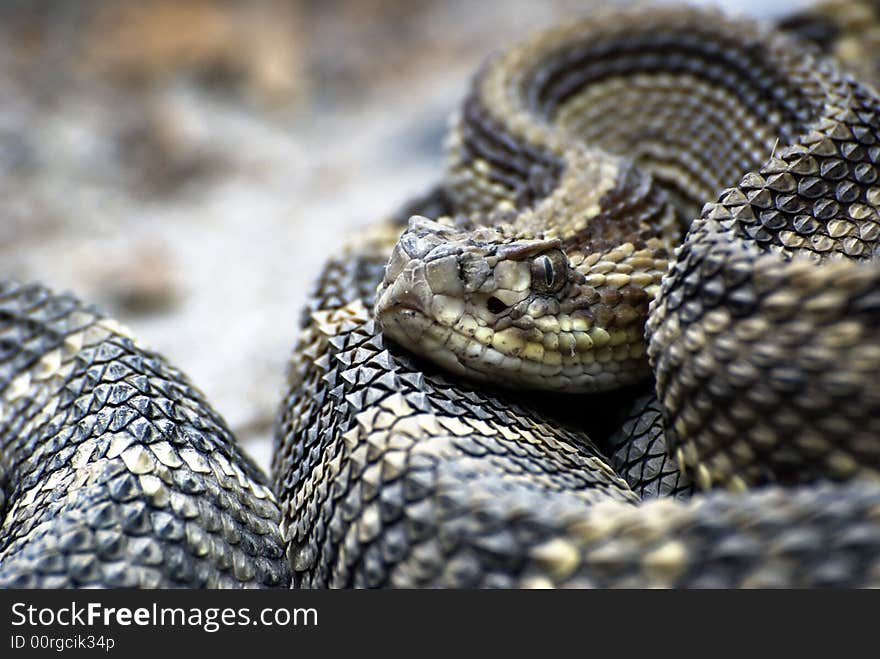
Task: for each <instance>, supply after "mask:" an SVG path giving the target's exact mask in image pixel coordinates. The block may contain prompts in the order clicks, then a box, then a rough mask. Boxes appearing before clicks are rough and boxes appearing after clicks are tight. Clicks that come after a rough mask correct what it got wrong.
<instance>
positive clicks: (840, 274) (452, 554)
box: [0, 7, 880, 588]
mask: <svg viewBox="0 0 880 659" xmlns="http://www.w3.org/2000/svg"><path fill="white" fill-rule="evenodd" d="M837 15H838V14H836V13H833V12H832V17H835V16H837ZM820 18H821V16H820ZM816 20H818V25H819V26H820V27H821V26H824V27H828V26H829V25H830V26H831V27H835V26H836V25H837V24H836V23H834V22H833V21H831V22H829V21H827V20H824V19H822V20H819V19H816ZM816 25H817V23H816V22H815V21H814V20H813V19H812V18H811V19H810V20H806V21H805V20H803V19H802V18H797V17H796V18H795V19H794V20H792V21H791V22H790V23H789V24H788V25H787V26H785V25H783V27H784V28H785V29H786V30H787V32H785V31H784V30H779V29H777V28H774V27H771V26H768V25H765V24H763V23H757V22H754V21H752V20H749V19H744V18H731V17H728V16H726V15H724V14H722V13H720V12H717V11H713V10H706V9H695V8H682V7H663V8H647V9H645V8H640V9H638V10H612V11H601V12H598V13H595V14H593V15H590V16H589V17H587V18H584V19H576V20H572V21H569V22H567V23H565V24H564V25H561V26H559V27H557V28H552V29H549V30H544V31H541V32H539V33H538V34H536V35H534V36H533V37H531V38H530V39H527V40H526V41H524V42H523V43H521V44H519V45H516V46H514V47H512V48H510V49H509V50H506V51H504V52H502V53H500V54H498V55H496V56H493V57H491V58H490V59H489V60H488V61H487V63H486V64H485V65H484V66H483V67H482V68H481V69H480V70H479V72H478V73H477V75H476V77H475V78H474V82H473V84H472V87H471V90H470V92H469V93H468V94H467V96H466V98H465V100H464V102H463V104H462V106H461V110H460V111H459V112H458V113H457V115H456V117H455V119H454V121H453V123H452V128H451V131H450V135H449V139H448V151H449V166H448V170H447V173H446V175H445V176H444V177H443V179H442V180H441V181H440V182H439V183H438V184H437V185H435V186H434V187H433V188H431V189H430V190H429V191H428V192H427V193H426V194H425V195H423V196H422V197H421V198H418V199H416V200H414V201H413V202H411V203H408V204H406V205H404V207H402V208H401V209H400V210H399V211H397V212H396V213H393V214H392V215H391V216H390V217H389V218H388V219H386V220H383V221H380V222H378V223H376V224H374V225H372V226H370V227H368V228H367V229H365V230H363V231H362V232H360V233H359V234H357V235H355V236H353V237H352V238H351V239H350V240H348V241H347V243H346V244H345V245H340V248H339V250H338V252H337V253H336V254H333V255H330V256H329V258H328V261H327V263H326V265H325V266H324V268H323V270H322V271H321V273H320V274H319V275H318V277H317V279H316V281H315V284H314V286H313V290H312V293H311V295H310V297H309V300H308V302H307V303H306V306H305V308H304V309H303V311H302V315H301V322H300V328H299V333H298V338H297V340H296V344H295V346H294V348H293V351H292V354H291V357H290V360H289V364H288V375H287V391H286V393H285V394H284V396H283V398H282V402H281V404H280V411H279V415H278V420H277V423H276V429H275V433H274V437H275V439H274V449H273V460H272V469H271V476H270V477H267V476H266V475H264V474H263V473H262V472H261V471H260V470H259V469H258V468H257V467H256V466H255V465H253V463H252V462H251V461H250V460H249V459H248V458H247V456H246V455H245V454H244V453H243V452H242V451H241V450H240V449H239V448H238V446H237V444H236V442H235V439H234V437H233V436H232V434H231V433H230V431H229V430H228V428H227V426H226V425H225V422H224V421H223V419H222V417H221V416H220V415H219V414H217V413H216V412H214V411H213V410H212V409H211V407H210V405H209V404H208V402H207V401H206V400H205V397H204V396H203V395H202V394H201V393H200V392H199V391H198V389H197V388H196V387H195V386H194V385H192V384H191V383H190V382H189V381H188V379H187V378H186V376H185V375H184V374H182V373H181V372H180V371H179V370H177V369H175V368H174V367H173V366H172V365H170V364H169V363H168V362H167V361H166V360H164V359H163V358H162V357H161V356H159V355H158V354H156V353H155V352H153V351H151V350H150V349H149V348H147V347H145V346H143V345H141V344H140V343H139V342H138V341H137V340H136V339H135V338H134V337H133V336H132V334H131V332H130V331H129V330H128V329H126V328H125V327H123V326H122V325H120V324H119V323H118V322H116V321H114V320H113V319H111V318H109V317H107V316H105V315H103V314H102V313H101V312H100V311H99V310H97V309H95V308H93V307H91V306H88V305H85V304H83V303H82V302H80V301H79V300H78V299H76V297H75V296H72V295H70V294H57V293H55V292H53V291H52V290H51V289H49V288H47V287H45V286H43V285H41V284H19V283H15V282H3V284H2V285H0V486H2V491H3V498H2V500H0V510H2V515H3V524H2V529H0V586H42V587H71V586H87V585H88V586H96V585H97V586H129V587H131V586H135V587H172V586H173V587H187V588H192V587H287V586H290V587H294V588H303V587H337V588H347V587H403V588H415V587H446V588H448V587H455V588H465V587H502V588H521V587H578V588H586V587H629V588H642V587H710V588H732V587H816V586H838V587H840V586H846V587H851V586H876V585H880V484H878V482H877V480H878V479H877V476H878V462H880V414H878V412H880V381H878V375H877V374H878V373H880V370H878V367H880V322H878V321H880V267H878V264H877V256H878V255H880V168H878V165H877V163H878V162H880V98H878V96H877V92H876V91H875V90H874V87H873V85H872V80H871V76H870V75H869V74H868V73H861V72H857V71H855V67H851V68H847V67H848V64H847V63H846V62H845V61H844V62H841V61H840V60H843V59H845V58H840V57H838V59H837V60H835V59H834V57H832V55H833V53H830V49H831V44H833V43H837V41H836V40H828V39H825V38H824V37H825V36H827V35H826V32H827V30H826V31H825V32H823V31H821V30H820V31H819V33H817V31H816V29H815V28H816ZM829 29H830V28H829ZM817 34H818V35H819V36H818V37H817ZM823 51H824V52H823Z"/></svg>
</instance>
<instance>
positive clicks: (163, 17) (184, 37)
mask: <svg viewBox="0 0 880 659" xmlns="http://www.w3.org/2000/svg"><path fill="white" fill-rule="evenodd" d="M603 4H604V5H607V4H610V3H607V2H605V3H602V2H599V1H598V0H593V1H591V0H578V1H574V0H543V1H542V0H532V1H527V0H494V1H479V0H448V1H445V2H427V1H419V0H336V1H332V0H330V1H326V2H320V1H318V0H311V1H309V0H299V1H294V0H291V1H282V0H262V1H261V0H240V1H233V0H91V1H73V0H69V1H65V0H4V1H3V2H0V276H12V277H15V278H18V279H22V280H40V281H43V282H45V283H48V284H49V285H51V286H53V287H55V288H56V289H63V290H71V291H73V292H75V293H76V294H77V295H79V296H80V297H82V298H84V299H85V300H88V301H90V302H94V303H97V304H98V305H100V306H101V307H103V308H104V309H105V310H107V311H108V312H109V313H111V314H112V315H114V316H116V317H117V318H119V319H120V320H121V321H123V322H124V323H125V324H127V325H128V326H130V327H131V328H132V329H133V330H134V332H135V334H136V335H137V336H138V337H139V338H140V339H141V341H142V342H143V343H144V344H146V345H148V346H151V347H153V348H154V349H156V350H158V351H159V352H161V353H162V354H164V355H166V356H167V357H168V358H169V359H170V360H171V361H172V362H173V363H174V364H176V365H177V366H179V367H180V368H181V369H183V370H184V371H185V372H186V373H187V374H188V375H189V376H190V378H191V379H192V380H193V381H194V383H195V384H196V385H197V386H199V387H200V388H201V389H202V390H203V391H204V392H205V393H206V395H207V397H208V399H209V400H210V401H211V402H212V403H213V405H214V406H215V407H216V408H217V409H218V411H220V413H221V414H223V416H224V417H225V418H226V419H227V421H228V422H229V424H230V426H231V427H232V429H233V431H234V432H235V433H236V435H237V436H238V437H239V439H240V440H241V441H242V442H243V444H244V446H245V449H246V450H247V451H249V452H250V453H251V454H252V455H253V456H254V457H255V458H256V459H257V461H258V462H259V463H260V464H261V465H262V466H263V467H268V464H269V455H270V452H271V434H272V424H273V422H274V418H275V414H276V412H277V405H278V403H279V401H280V399H281V395H282V391H283V387H284V385H283V381H284V370H285V361H286V358H287V355H288V353H289V351H290V349H291V347H292V345H293V342H294V339H295V335H296V328H297V319H298V313H299V309H300V307H301V305H302V303H303V301H304V299H305V296H306V294H307V291H308V287H309V284H310V282H311V280H312V278H313V277H314V276H315V274H316V273H317V272H318V269H319V268H320V266H321V263H322V261H323V260H324V258H325V257H326V256H327V255H328V254H330V253H331V252H332V251H333V250H334V249H336V248H337V247H338V245H339V241H340V240H341V239H342V237H343V236H344V235H345V234H347V233H349V232H351V231H352V230H353V229H354V228H356V227H358V226H363V225H365V224H367V223H369V222H371V221H374V220H376V219H378V218H380V217H381V216H382V215H383V214H385V213H387V212H389V211H390V210H392V209H394V208H395V207H396V206H397V205H398V204H399V203H401V202H402V201H404V200H405V199H406V198H407V197H409V196H411V195H413V194H416V193H418V192H420V191H421V190H423V189H426V188H427V187H428V185H429V184H430V183H431V182H432V181H433V180H435V179H436V178H437V177H439V175H440V174H441V172H442V167H443V156H442V142H443V135H444V131H445V128H446V121H447V117H448V115H449V114H450V113H451V112H452V110H453V109H454V108H455V107H456V105H457V103H458V101H459V100H460V98H461V97H462V95H463V93H464V90H465V87H466V84H467V80H468V78H469V77H470V75H471V73H472V72H473V70H474V69H475V67H476V66H477V65H478V64H479V62H480V61H481V60H482V59H483V58H484V57H485V55H486V54H487V53H489V52H491V51H493V50H496V49H498V48H500V47H503V46H504V45H506V44H509V43H510V42H511V41H513V40H516V39H518V38H521V37H522V36H524V35H525V34H527V33H528V32H529V31H530V30H533V29H535V28H538V27H540V26H546V25H549V24H552V23H555V22H558V21H560V20H563V19H564V18H565V17H566V16H572V15H575V14H579V13H583V12H585V11H589V9H590V8H591V7H595V6H597V5H603ZM617 4H620V3H617ZM702 4H708V0H707V2H704V3H702ZM714 4H720V5H723V6H726V7H727V8H728V9H730V10H732V11H736V12H744V13H751V14H756V15H759V16H765V17H770V16H773V15H777V14H779V13H781V12H787V11H791V10H793V9H795V8H797V7H802V6H804V5H806V4H808V3H806V2H791V1H786V0H776V1H773V2H757V1H755V0H750V1H749V2H716V3H714Z"/></svg>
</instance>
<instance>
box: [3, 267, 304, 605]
mask: <svg viewBox="0 0 880 659" xmlns="http://www.w3.org/2000/svg"><path fill="white" fill-rule="evenodd" d="M0 456H2V457H0V485H2V486H3V498H2V499H0V504H3V505H0V510H2V513H3V525H2V529H0V587H43V588H52V587H80V586H109V587H143V588H148V587H150V588H153V587H165V588H168V587H186V588H200V587H267V586H284V585H286V584H287V583H288V582H289V579H290V576H289V569H288V566H287V563H286V561H285V559H284V550H283V547H282V544H281V539H280V536H279V532H278V520H279V511H278V506H277V505H276V503H275V497H274V495H273V493H272V492H271V490H270V489H269V488H268V487H267V484H266V481H265V477H264V476H263V475H262V474H261V473H260V472H259V470H258V469H257V468H256V467H255V466H254V465H253V464H252V463H251V462H250V460H248V459H247V458H246V457H245V456H244V455H243V454H242V453H241V452H240V451H239V450H238V447H237V446H236V444H235V441H234V440H233V438H232V436H231V435H230V433H229V431H228V430H227V429H226V426H225V424H224V423H223V421H222V420H221V419H220V417H218V416H217V415H216V414H215V413H214V412H213V411H212V410H211V409H210V408H209V407H208V406H207V404H206V403H205V402H204V400H203V399H202V396H201V394H199V393H198V392H197V391H196V390H195V389H193V388H192V387H191V386H190V385H189V383H188V382H187V381H186V379H185V378H184V377H183V376H182V375H181V374H180V373H179V372H178V371H176V370H175V369H173V368H171V367H170V366H168V364H166V363H165V362H164V361H163V360H162V359H161V358H160V357H158V356H157V355H156V354H154V353H152V352H150V351H148V350H145V349H143V348H141V347H140V346H138V344H137V343H136V342H135V341H134V340H133V339H132V337H131V336H130V334H129V333H128V332H127V331H126V330H125V329H124V328H123V327H121V326H120V325H119V324H118V323H116V322H115V321H113V320H111V319H108V318H106V317H104V316H102V315H101V314H100V313H99V312H97V311H96V310H94V309H93V308H90V307H85V306H83V305H82V304H80V303H79V302H78V301H77V300H76V299H74V298H73V297H71V296H69V295H56V294H54V293H52V292H51V291H49V290H47V289H46V288H44V287H42V286H38V285H19V284H16V283H12V282H2V283H0Z"/></svg>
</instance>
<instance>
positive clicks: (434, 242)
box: [375, 217, 659, 391]
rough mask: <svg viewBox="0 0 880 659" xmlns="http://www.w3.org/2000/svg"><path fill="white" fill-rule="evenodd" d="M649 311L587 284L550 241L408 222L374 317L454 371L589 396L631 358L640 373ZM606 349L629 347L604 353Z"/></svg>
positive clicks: (628, 297)
mask: <svg viewBox="0 0 880 659" xmlns="http://www.w3.org/2000/svg"><path fill="white" fill-rule="evenodd" d="M630 247H631V246H630ZM658 277H659V275H658ZM611 298H614V299H613V302H614V304H615V305H616V306H615V307H614V308H612V307H610V306H609V302H611V301H612V300H611ZM647 302H648V298H647V295H646V294H645V293H644V291H642V290H640V289H636V288H631V290H629V291H626V292H621V291H619V290H618V291H613V292H612V291H610V290H597V289H596V288H595V287H593V286H591V285H590V284H589V282H588V279H587V277H586V276H585V274H584V272H582V270H581V269H580V268H578V267H576V265H575V264H573V263H572V262H571V260H570V259H569V257H568V256H567V255H566V253H565V251H564V250H563V244H562V243H561V241H560V240H558V239H555V238H544V237H541V236H537V237H533V238H523V237H522V236H519V235H517V234H516V232H515V231H514V229H513V227H512V226H511V225H508V224H504V223H499V224H494V225H493V226H491V227H467V226H463V224H462V223H461V222H456V221H455V220H451V219H445V218H444V219H442V220H439V221H435V220H429V219H426V218H423V217H414V218H412V219H411V220H410V223H409V227H408V228H407V230H406V231H405V232H404V233H403V235H402V236H401V237H400V239H399V241H398V243H397V245H396V246H395V248H394V250H393V252H392V255H391V258H390V260H389V262H388V265H387V266H386V270H385V277H384V279H383V281H382V283H381V284H380V286H379V289H378V294H377V298H376V305H375V315H376V319H377V321H378V323H379V325H380V327H381V328H382V331H383V333H384V334H385V335H386V336H387V337H389V338H391V339H392V340H394V341H395V342H397V343H399V344H401V345H402V346H403V347H405V348H407V349H409V350H410V351H412V352H415V353H417V354H419V355H421V356H423V357H426V358H428V359H430V360H431V361H433V362H435V363H437V364H438V365H440V366H442V367H443V368H445V369H447V370H449V371H452V372H454V373H458V374H462V375H465V376H467V377H470V378H473V379H478V380H483V381H490V382H493V383H495V384H498V385H500V386H506V387H517V388H531V389H556V390H565V391H591V390H597V389H605V388H609V387H612V386H615V385H616V384H620V378H617V375H618V372H619V371H620V370H621V369H623V370H625V369H626V368H628V367H629V366H631V364H630V363H629V362H630V361H634V360H635V361H638V362H639V369H640V375H644V371H645V369H646V366H644V361H645V360H644V352H643V351H644V344H643V339H642V324H641V323H643V322H644V316H645V314H646V313H647ZM635 307H638V312H636V311H634V308H635ZM614 341H617V342H618V343H620V344H623V343H627V344H630V343H633V344H637V346H638V347H637V349H635V350H631V348H630V346H629V345H626V346H624V347H623V350H622V351H621V350H614V349H612V346H610V344H611V343H612V342H614ZM606 347H607V348H608V349H607V350H605V348H606ZM630 352H633V353H638V354H635V356H634V357H632V359H630V358H631V355H630ZM613 353H614V354H613ZM618 353H619V355H620V359H617V360H616V361H615V358H616V357H617V356H618ZM600 360H601V361H600ZM624 362H626V363H624ZM628 381H632V378H630V379H629V380H628Z"/></svg>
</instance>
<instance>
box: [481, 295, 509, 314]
mask: <svg viewBox="0 0 880 659" xmlns="http://www.w3.org/2000/svg"><path fill="white" fill-rule="evenodd" d="M486 308H487V309H488V310H489V312H490V313H501V312H502V311H504V310H505V309H507V305H506V304H504V302H502V301H501V300H499V299H498V298H497V297H494V296H493V297H490V298H489V299H488V300H486Z"/></svg>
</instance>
